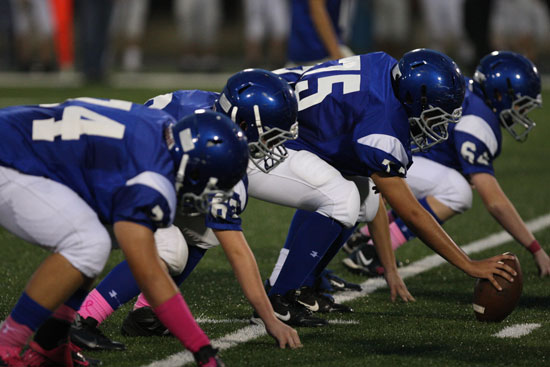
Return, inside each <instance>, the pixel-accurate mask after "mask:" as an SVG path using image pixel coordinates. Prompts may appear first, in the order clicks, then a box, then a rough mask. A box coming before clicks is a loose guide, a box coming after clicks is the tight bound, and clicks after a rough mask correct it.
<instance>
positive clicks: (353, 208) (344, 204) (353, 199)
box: [330, 180, 361, 227]
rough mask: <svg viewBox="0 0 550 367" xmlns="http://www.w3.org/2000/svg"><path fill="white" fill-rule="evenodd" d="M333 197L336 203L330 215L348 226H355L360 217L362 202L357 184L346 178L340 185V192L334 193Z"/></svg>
mask: <svg viewBox="0 0 550 367" xmlns="http://www.w3.org/2000/svg"><path fill="white" fill-rule="evenodd" d="M333 198H334V203H333V209H332V215H330V216H331V217H332V218H333V219H335V220H337V221H338V222H340V223H342V224H343V225H344V226H346V227H352V226H354V225H355V223H356V222H357V220H358V218H359V208H360V204H361V198H360V195H359V190H358V189H357V186H355V184H354V183H353V182H351V181H347V180H344V182H342V183H341V184H340V185H339V190H338V194H337V195H334V196H333Z"/></svg>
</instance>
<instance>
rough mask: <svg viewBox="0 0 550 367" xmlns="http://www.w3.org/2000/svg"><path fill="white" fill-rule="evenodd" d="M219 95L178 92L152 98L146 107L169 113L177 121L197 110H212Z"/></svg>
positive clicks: (191, 91) (200, 92)
mask: <svg viewBox="0 0 550 367" xmlns="http://www.w3.org/2000/svg"><path fill="white" fill-rule="evenodd" d="M219 95H220V94H219V93H215V92H207V91H202V90H196V89H195V90H178V91H175V92H172V93H166V94H162V95H160V96H156V97H154V98H151V99H150V100H148V101H147V102H145V105H146V106H147V107H150V108H154V109H158V110H163V111H164V112H167V113H169V114H170V115H171V116H172V117H174V118H175V119H176V121H179V120H181V119H182V118H184V117H185V116H187V115H190V114H192V113H193V112H195V111H196V110H200V109H204V110H211V109H212V106H214V103H215V102H216V100H217V99H218V98H219Z"/></svg>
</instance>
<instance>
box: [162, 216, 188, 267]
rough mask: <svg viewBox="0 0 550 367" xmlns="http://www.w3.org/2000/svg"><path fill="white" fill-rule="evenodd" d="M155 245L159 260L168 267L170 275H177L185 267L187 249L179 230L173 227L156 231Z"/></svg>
mask: <svg viewBox="0 0 550 367" xmlns="http://www.w3.org/2000/svg"><path fill="white" fill-rule="evenodd" d="M155 243H156V245H157V251H158V253H159V256H160V258H161V259H162V261H164V263H165V264H166V266H167V267H168V272H169V273H170V275H179V274H181V273H182V272H183V269H185V265H187V258H188V257H189V248H188V247H187V242H186V241H185V238H184V237H183V233H181V231H180V229H179V228H178V227H176V226H174V225H172V226H170V227H168V228H161V229H157V230H156V232H155Z"/></svg>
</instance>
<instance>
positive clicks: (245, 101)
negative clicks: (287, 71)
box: [214, 69, 298, 173]
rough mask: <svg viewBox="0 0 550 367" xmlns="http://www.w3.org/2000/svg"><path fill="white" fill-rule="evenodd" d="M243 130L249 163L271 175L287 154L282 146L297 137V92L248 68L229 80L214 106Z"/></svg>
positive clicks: (264, 72) (275, 77)
mask: <svg viewBox="0 0 550 367" xmlns="http://www.w3.org/2000/svg"><path fill="white" fill-rule="evenodd" d="M214 108H215V110H216V111H219V112H222V113H224V114H225V115H227V116H229V117H230V118H231V119H232V120H233V121H234V122H236V123H239V125H240V126H241V127H242V128H243V131H244V132H245V134H246V136H247V138H248V146H249V149H250V160H251V161H252V163H253V164H254V165H255V166H256V167H257V168H258V169H260V170H261V171H263V172H266V173H267V172H269V171H271V170H272V169H274V168H275V167H276V166H277V165H279V164H280V163H281V162H283V161H284V160H285V159H286V158H287V156H288V152H287V150H286V148H285V147H284V145H283V143H284V142H285V141H287V140H291V139H296V138H297V137H298V124H297V122H296V120H297V115H298V101H297V99H296V95H295V93H294V90H293V89H292V88H291V87H290V86H289V85H288V83H287V82H286V81H284V80H283V79H282V78H281V77H279V76H278V75H276V74H274V73H272V72H270V71H267V70H263V69H246V70H243V71H241V72H239V73H237V74H235V75H233V76H232V77H231V78H229V80H228V81H227V84H226V86H225V87H224V89H223V91H222V93H221V94H220V98H219V99H218V101H216V103H215V106H214Z"/></svg>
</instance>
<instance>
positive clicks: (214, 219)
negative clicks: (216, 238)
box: [145, 90, 248, 231]
mask: <svg viewBox="0 0 550 367" xmlns="http://www.w3.org/2000/svg"><path fill="white" fill-rule="evenodd" d="M218 98H219V93H215V92H207V91H201V90H178V91H175V92H172V93H167V94H163V95H160V96H157V97H154V98H151V99H150V100H148V101H147V102H146V103H145V105H146V106H148V107H149V108H153V109H161V110H163V111H165V112H167V113H169V114H170V115H172V116H173V117H174V118H175V119H176V120H180V119H182V118H183V117H185V116H187V115H189V114H191V113H193V112H195V111H196V110H200V109H205V110H210V109H212V107H213V106H214V103H215V102H216V100H217V99H218ZM247 191H248V179H247V177H246V176H245V177H244V178H243V180H241V181H240V182H239V183H238V184H237V185H236V186H235V187H234V188H233V196H232V197H231V198H230V199H229V200H227V201H226V202H224V203H216V202H213V203H211V204H212V206H211V208H210V212H209V213H208V214H207V215H206V226H207V227H209V228H213V229H218V230H232V231H242V220H241V217H240V216H241V214H242V212H243V211H244V209H245V208H246V204H247V201H248V197H247Z"/></svg>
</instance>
